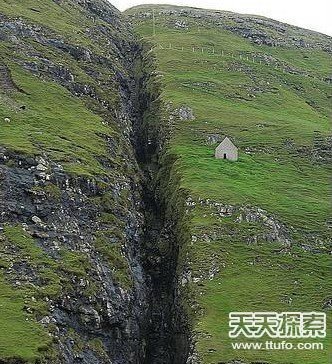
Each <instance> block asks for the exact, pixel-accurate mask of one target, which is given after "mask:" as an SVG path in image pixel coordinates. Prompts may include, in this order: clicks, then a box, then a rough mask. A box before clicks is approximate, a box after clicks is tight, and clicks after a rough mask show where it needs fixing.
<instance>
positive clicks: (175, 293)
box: [132, 44, 189, 364]
mask: <svg viewBox="0 0 332 364" xmlns="http://www.w3.org/2000/svg"><path fill="white" fill-rule="evenodd" d="M133 69H134V70H135V75H134V82H133V87H132V89H133V90H134V92H133V105H134V107H133V110H134V116H133V119H134V122H133V129H134V138H133V145H134V149H135V151H136V158H137V161H138V165H139V166H140V169H141V172H142V203H143V211H144V217H145V225H144V227H143V231H144V233H143V236H142V244H143V245H142V251H143V252H144V253H143V257H144V258H143V259H144V262H143V268H144V271H145V273H146V275H147V277H148V282H149V310H148V317H149V324H148V328H147V332H146V355H145V358H144V361H143V363H144V364H150V363H155V364H173V363H174V364H182V363H186V361H187V358H188V356H189V325H188V319H187V317H186V315H187V314H186V312H185V310H184V309H183V305H182V302H181V299H182V297H181V295H180V291H181V290H180V289H179V288H180V287H179V281H180V275H181V273H180V271H181V270H179V258H180V251H181V249H182V246H181V237H180V236H179V232H177V229H176V225H177V221H174V216H172V215H171V214H169V213H168V211H167V210H168V206H167V204H169V203H170V201H171V199H170V196H168V197H169V200H168V201H167V199H165V198H164V197H163V196H165V195H167V193H168V192H167V191H163V186H162V185H161V183H160V180H159V178H160V172H161V170H162V169H164V168H166V169H171V168H172V165H170V166H165V165H163V163H164V162H165V161H167V162H169V161H171V164H172V163H173V162H174V161H172V159H171V158H163V157H164V156H165V154H166V152H165V144H166V139H167V126H166V119H167V118H166V117H165V115H164V114H165V111H164V110H165V108H164V105H163V103H162V101H161V100H160V85H159V83H158V81H156V78H155V76H154V75H155V74H156V72H155V68H154V58H153V57H152V56H151V52H150V46H149V45H147V44H145V45H143V44H142V45H139V44H138V45H137V52H136V56H135V66H134V67H133ZM163 161H164V162H163ZM162 175H163V177H164V178H165V177H166V176H165V175H164V174H163V173H162ZM169 182H170V181H169ZM175 191H177V189H175ZM178 198H179V203H180V204H181V203H182V204H184V199H182V196H181V195H180V194H179V196H178Z"/></svg>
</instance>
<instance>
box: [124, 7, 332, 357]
mask: <svg viewBox="0 0 332 364" xmlns="http://www.w3.org/2000/svg"><path fill="white" fill-rule="evenodd" d="M154 9H155V11H154V12H155V35H154V34H153V15H152V13H153V11H152V8H151V6H140V7H136V8H133V9H130V10H129V11H127V15H129V16H130V19H131V20H132V21H133V22H134V23H135V27H136V30H137V31H138V32H139V33H140V34H141V36H142V37H143V38H144V39H145V40H146V41H148V42H151V44H152V45H153V47H154V50H153V52H154V53H155V54H156V57H157V62H158V70H159V72H160V76H159V77H160V79H161V80H162V83H163V90H164V91H163V95H162V97H163V100H164V102H165V104H167V105H168V106H167V107H168V109H169V110H170V114H171V116H170V119H169V124H170V127H171V130H172V137H171V139H170V141H169V152H170V153H172V154H174V155H175V156H176V158H177V159H178V161H177V171H178V173H179V174H180V176H181V186H182V187H183V188H184V189H186V190H187V191H188V195H189V196H190V198H189V199H188V218H189V217H190V222H189V224H190V228H191V232H192V243H191V245H190V249H189V255H188V262H189V263H188V264H189V268H190V270H191V272H192V274H191V279H190V282H191V283H190V284H191V285H192V288H193V291H194V292H196V295H195V301H197V305H194V308H195V311H196V315H195V323H194V329H195V332H196V337H195V340H197V345H196V347H197V351H198V354H199V356H200V357H201V359H202V362H203V363H215V364H216V363H224V362H226V361H228V360H232V359H233V360H234V359H239V360H243V361H244V362H246V363H247V362H248V363H249V362H264V363H275V364H277V363H278V364H282V363H283V364H286V363H294V364H295V363H296V364H297V363H308V364H309V363H310V364H327V363H328V348H327V346H328V339H326V340H325V341H324V343H325V349H324V350H323V351H319V350H318V351H317V350H316V351H315V350H307V351H296V350H293V351H292V350H290V351H278V350H275V351H273V350H272V351H257V350H256V351H255V350H250V351H249V350H248V351H234V350H233V349H232V348H231V345H230V340H229V339H228V313H229V312H231V311H278V312H279V311H280V312H282V311H313V310H316V311H321V310H325V311H326V312H328V308H331V307H330V306H329V304H328V301H329V299H330V298H331V296H330V294H331V293H330V288H331V283H332V280H331V275H330V265H329V263H330V260H329V256H328V251H329V247H330V245H331V244H330V243H331V220H330V216H329V209H330V205H329V200H330V197H331V189H330V186H329V176H330V173H331V164H330V163H331V158H330V152H331V144H330V143H331V139H330V138H331V136H329V132H330V119H329V118H330V113H331V107H330V106H331V104H330V102H331V99H330V97H331V87H330V84H329V82H330V77H331V76H330V73H329V72H330V71H331V69H330V66H331V61H332V58H331V53H330V50H331V39H330V38H328V37H327V36H324V35H321V34H317V33H314V32H310V31H306V30H303V29H299V28H295V27H291V26H287V25H285V24H281V23H278V22H274V21H272V20H268V19H264V18H260V17H250V16H240V15H236V14H232V13H226V12H213V11H205V10H199V9H190V8H180V7H171V6H155V7H154ZM248 29H249V30H248ZM183 108H187V109H188V108H189V110H190V111H191V112H192V113H193V115H194V117H185V116H183V113H182V112H181V109H182V110H183ZM225 135H227V136H229V137H230V138H231V139H232V140H233V141H234V143H235V144H236V145H237V146H238V147H239V151H240V157H239V160H238V161H237V162H234V163H233V162H229V161H224V160H216V159H215V158H214V148H215V147H216V146H217V144H218V141H219V140H221V139H222V137H223V136H225ZM329 324H331V316H330V319H329Z"/></svg>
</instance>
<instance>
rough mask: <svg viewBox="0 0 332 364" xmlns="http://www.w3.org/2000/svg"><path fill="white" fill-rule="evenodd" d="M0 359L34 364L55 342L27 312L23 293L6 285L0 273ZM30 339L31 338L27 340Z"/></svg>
mask: <svg viewBox="0 0 332 364" xmlns="http://www.w3.org/2000/svg"><path fill="white" fill-rule="evenodd" d="M0 292H1V293H0V327H1V330H0V357H1V359H2V360H6V359H12V358H21V359H23V360H25V361H27V362H29V363H34V362H35V360H36V359H37V358H40V356H41V353H42V351H45V350H46V349H47V348H48V347H49V345H50V342H51V339H50V337H49V336H48V335H47V333H46V332H45V331H44V330H43V329H42V327H41V326H40V325H39V324H37V323H36V322H35V321H34V319H33V318H31V317H30V316H29V315H27V314H26V313H24V311H23V308H24V306H25V303H24V298H23V296H22V293H21V292H20V291H19V290H17V289H13V288H12V287H11V286H10V285H9V284H8V283H6V282H5V280H4V278H3V275H2V273H0ZM27 338H28V339H27Z"/></svg>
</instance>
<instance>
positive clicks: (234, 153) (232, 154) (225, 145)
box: [215, 137, 238, 161]
mask: <svg viewBox="0 0 332 364" xmlns="http://www.w3.org/2000/svg"><path fill="white" fill-rule="evenodd" d="M215 157H216V158H218V159H228V160H230V161H237V160H238V149H237V147H236V146H235V145H234V144H233V142H232V141H231V140H230V139H229V138H227V137H226V138H225V139H224V140H223V141H222V142H221V143H220V144H219V145H218V146H217V148H216V151H215Z"/></svg>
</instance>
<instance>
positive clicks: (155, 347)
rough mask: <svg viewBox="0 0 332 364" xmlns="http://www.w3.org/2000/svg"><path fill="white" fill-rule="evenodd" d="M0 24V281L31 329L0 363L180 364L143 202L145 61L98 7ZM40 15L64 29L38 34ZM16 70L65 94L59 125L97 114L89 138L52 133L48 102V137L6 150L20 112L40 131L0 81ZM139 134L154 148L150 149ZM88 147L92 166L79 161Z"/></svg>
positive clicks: (155, 226) (13, 90)
mask: <svg viewBox="0 0 332 364" xmlns="http://www.w3.org/2000/svg"><path fill="white" fill-rule="evenodd" d="M47 7H48V8H47ZM0 13H1V15H0V22H1V27H0V40H1V47H2V48H1V58H0V62H1V69H0V71H1V72H0V76H1V80H0V85H1V86H2V90H1V93H0V95H1V98H0V101H1V103H2V105H3V106H4V114H5V113H7V114H8V115H7V114H6V115H7V116H6V117H5V118H3V120H1V123H6V127H7V129H5V130H4V131H3V132H2V137H3V140H2V141H1V140H0V143H1V144H2V146H1V150H0V191H1V192H0V208H1V215H0V229H1V230H0V243H1V254H2V263H1V271H2V272H1V274H2V275H3V277H4V284H5V285H6V287H7V286H8V285H9V286H12V287H15V288H14V291H15V292H18V293H17V294H18V295H19V296H20V297H21V298H22V304H23V301H24V306H23V309H24V311H25V312H26V315H27V320H29V321H31V322H35V320H36V321H37V322H38V323H39V324H40V325H42V326H43V330H42V331H41V333H40V337H39V338H37V343H35V345H31V347H29V349H28V350H26V352H25V353H23V354H21V355H19V354H18V352H19V351H17V349H16V348H15V347H14V343H13V342H12V341H11V340H9V341H8V345H9V347H8V348H7V350H6V352H4V353H0V357H1V359H2V360H3V362H10V361H11V360H16V359H14V358H17V360H16V361H17V362H25V361H36V360H37V361H41V362H49V363H76V362H77V363H89V364H91V363H152V362H153V363H157V362H160V363H175V362H183V360H184V357H185V356H186V351H187V344H186V333H185V330H186V327H185V323H184V322H185V321H184V319H183V315H182V314H181V313H180V312H179V310H181V309H180V308H179V307H181V305H180V304H178V303H179V302H178V299H177V297H178V288H177V287H178V283H177V256H178V254H179V242H178V237H177V236H176V234H175V233H174V230H173V227H174V221H172V216H171V214H167V213H166V208H167V206H166V205H167V203H166V202H163V203H161V201H160V198H161V197H158V193H157V186H158V185H160V184H159V183H158V181H157V174H158V170H159V168H160V167H161V166H160V163H159V162H158V160H159V158H160V156H161V155H162V139H163V137H162V134H159V133H161V130H159V126H157V125H156V124H155V125H154V126H153V125H152V126H151V122H150V121H149V120H146V115H147V114H148V113H150V118H152V117H154V118H157V117H158V115H159V114H160V113H159V111H158V108H160V107H161V105H160V104H157V103H156V99H157V98H158V96H159V93H158V92H159V91H158V86H157V83H156V82H155V80H154V79H153V76H152V73H151V70H152V68H153V59H152V60H151V59H150V58H149V56H148V55H147V54H146V51H145V50H144V48H143V46H142V45H141V44H140V43H139V42H138V40H137V39H136V38H135V36H134V35H133V34H132V33H131V30H130V27H129V26H128V24H126V23H124V21H123V19H122V18H120V15H119V13H118V12H117V11H116V10H115V9H114V8H113V7H112V6H111V5H110V4H109V3H108V2H106V1H85V0H84V1H83V0H82V1H61V0H57V1H55V0H54V2H52V1H47V4H45V2H44V3H43V4H42V3H39V2H36V4H35V6H33V7H29V6H28V5H24V4H23V5H21V4H20V2H17V3H15V4H14V5H13V7H11V4H8V5H7V4H5V7H4V10H1V11H0ZM52 14H53V15H54V17H56V19H57V21H61V17H63V18H64V21H65V22H66V21H68V20H70V21H71V23H66V25H65V23H64V24H63V28H61V27H60V26H59V24H54V25H53V26H48V22H47V19H45V17H48V16H52ZM68 17H69V19H68ZM55 23H57V22H55ZM57 27H58V28H57ZM73 32H74V33H73ZM17 70H19V71H17ZM21 70H23V72H24V75H25V77H28V78H29V79H30V80H33V81H36V85H37V87H39V85H40V83H43V82H51V83H52V84H56V85H58V86H60V87H61V88H63V89H66V90H67V91H66V92H65V98H66V100H67V99H68V100H71V99H72V98H73V97H74V98H76V99H77V98H79V99H80V100H81V101H80V103H79V105H78V106H77V107H78V109H77V110H75V108H74V109H73V108H71V109H70V110H69V113H70V115H69V116H70V118H71V117H73V118H80V108H82V107H83V108H85V109H87V110H90V112H92V113H93V114H94V115H98V117H99V122H100V124H98V125H100V127H98V125H97V127H96V128H95V129H93V128H94V126H93V125H92V126H90V128H91V129H92V138H95V139H89V137H88V135H85V134H84V133H85V130H81V131H80V127H79V128H78V129H77V130H70V127H69V126H70V121H69V120H68V122H67V121H66V120H62V121H61V122H60V121H59V120H58V119H57V117H56V115H57V109H56V106H55V107H54V109H53V106H52V102H53V100H54V99H53V96H52V95H48V94H45V95H44V96H45V98H47V99H48V100H49V102H50V103H49V104H48V105H47V107H46V109H48V110H47V112H50V114H51V115H52V116H50V117H51V118H53V116H54V114H55V119H54V120H53V122H54V123H55V129H53V130H52V131H48V130H44V129H43V127H42V126H39V127H38V125H37V126H36V129H35V130H34V132H32V133H30V134H29V135H28V136H27V139H28V141H29V148H24V146H23V147H22V148H21V147H20V146H19V145H17V144H15V140H13V139H11V138H10V137H7V136H8V135H10V133H12V132H14V133H18V132H19V131H18V129H16V127H17V122H18V121H17V120H18V119H19V118H20V117H21V116H22V115H23V116H24V113H26V112H30V111H34V114H33V116H31V115H29V118H31V117H34V118H36V119H39V120H41V121H40V125H45V122H43V121H42V120H43V118H47V115H43V113H42V112H41V111H40V109H39V105H37V104H38V103H39V102H41V100H39V99H38V98H37V99H36V98H33V97H32V100H29V103H28V105H26V104H25V103H24V104H23V103H22V100H21V99H20V94H22V95H23V96H22V97H23V99H24V97H25V95H27V94H28V93H29V91H27V90H26V89H25V88H24V85H23V86H19V84H20V83H21V78H20V76H19V75H17V74H16V76H15V75H13V74H14V73H15V72H18V73H19V74H20V72H21ZM26 75H27V76H26ZM37 82H38V83H37ZM40 97H41V99H42V98H43V95H40ZM55 97H57V95H55ZM46 109H45V111H46ZM24 122H25V123H27V125H30V124H29V123H30V122H32V121H31V119H29V120H25V121H24ZM81 122H82V121H81ZM84 122H85V123H89V120H86V121H84ZM46 124H47V122H46ZM57 124H58V126H57ZM23 127H24V126H23ZM47 128H48V127H47V125H46V129H47ZM152 134H154V135H153V136H154V137H156V136H157V135H158V138H155V140H159V141H160V142H153V144H152V142H151V135H152ZM77 135H80V137H82V138H83V141H82V140H81V141H80V142H78V141H77V140H76V137H77ZM48 138H51V140H52V139H53V142H49V139H48ZM55 139H57V140H59V141H60V143H59V144H58V143H56V142H55V143H54V140H55ZM94 143H96V144H98V147H99V146H101V150H100V151H101V152H100V153H99V154H98V153H96V152H95V151H91V150H89V148H90V146H91V145H94ZM75 150H76V151H77V150H80V151H82V154H79V153H76V152H75ZM98 150H99V149H98ZM73 151H74V152H73ZM72 152H73V153H72ZM159 193H160V189H159ZM22 325H24V323H23V324H22ZM36 328H37V326H35V329H36ZM175 329H176V331H177V332H179V334H178V335H177V337H174V336H173V333H174V330H175ZM38 330H39V328H38ZM27 332H28V333H29V328H28V329H27ZM47 333H48V334H47ZM48 335H49V337H48ZM47 337H48V338H47ZM179 338H181V340H180V339H179ZM17 340H18V342H20V345H22V346H23V347H25V345H28V344H27V342H26V341H27V339H25V338H24V337H22V338H17ZM176 341H177V343H178V344H176ZM179 343H180V344H179ZM10 345H13V346H12V347H11V346H10ZM176 345H178V347H179V348H180V349H181V352H179V351H177V350H176V349H175V347H176ZM180 349H179V350H180ZM180 357H181V358H180Z"/></svg>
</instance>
